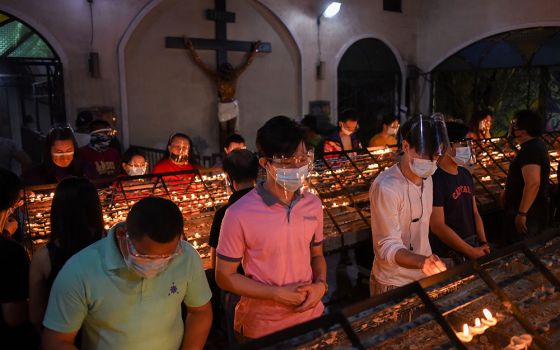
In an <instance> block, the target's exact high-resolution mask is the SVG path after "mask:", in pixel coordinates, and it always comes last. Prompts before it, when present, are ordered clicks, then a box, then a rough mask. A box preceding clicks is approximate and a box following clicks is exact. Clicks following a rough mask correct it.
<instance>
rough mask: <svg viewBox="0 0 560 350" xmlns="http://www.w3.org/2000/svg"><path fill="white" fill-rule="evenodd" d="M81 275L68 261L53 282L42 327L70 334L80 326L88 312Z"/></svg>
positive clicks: (70, 261)
mask: <svg viewBox="0 0 560 350" xmlns="http://www.w3.org/2000/svg"><path fill="white" fill-rule="evenodd" d="M82 278H83V273H79V272H78V271H75V270H74V268H73V266H72V259H70V260H69V261H68V262H67V263H66V264H65V265H64V267H63V268H62V270H60V272H59V274H58V276H57V277H56V279H55V280H54V284H53V287H52V289H51V293H50V296H49V304H48V305H47V311H46V313H45V318H44V320H43V325H44V326H45V327H46V328H48V329H51V330H53V331H56V332H60V333H72V332H76V331H78V330H79V329H80V327H81V326H82V323H83V322H84V319H85V318H86V315H87V312H88V306H87V300H86V293H85V286H84V282H83V280H82Z"/></svg>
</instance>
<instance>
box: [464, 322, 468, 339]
mask: <svg viewBox="0 0 560 350" xmlns="http://www.w3.org/2000/svg"><path fill="white" fill-rule="evenodd" d="M463 335H464V336H465V337H467V336H468V335H469V325H468V324H466V323H465V324H464V325H463Z"/></svg>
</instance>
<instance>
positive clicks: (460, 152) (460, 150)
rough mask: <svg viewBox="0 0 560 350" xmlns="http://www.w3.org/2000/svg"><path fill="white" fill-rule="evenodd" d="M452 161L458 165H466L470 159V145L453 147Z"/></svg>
mask: <svg viewBox="0 0 560 350" xmlns="http://www.w3.org/2000/svg"><path fill="white" fill-rule="evenodd" d="M453 161H455V163H457V165H460V166H467V165H469V162H470V161H471V148H470V147H457V148H456V149H455V157H453Z"/></svg>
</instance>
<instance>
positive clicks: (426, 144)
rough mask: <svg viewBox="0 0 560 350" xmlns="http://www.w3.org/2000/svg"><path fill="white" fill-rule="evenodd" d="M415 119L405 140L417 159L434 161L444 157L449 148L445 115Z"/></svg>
mask: <svg viewBox="0 0 560 350" xmlns="http://www.w3.org/2000/svg"><path fill="white" fill-rule="evenodd" d="M415 119H416V120H415V121H413V122H412V126H411V128H410V131H409V133H408V135H405V137H404V139H405V140H407V141H408V143H409V144H410V147H411V148H413V149H414V151H415V153H416V154H417V157H419V158H421V159H427V160H434V159H435V158H437V157H439V156H443V155H444V154H445V152H447V149H448V148H449V138H448V136H447V128H446V127H445V118H444V116H443V114H441V113H435V114H433V115H431V116H429V117H426V116H423V115H420V116H419V117H416V118H415Z"/></svg>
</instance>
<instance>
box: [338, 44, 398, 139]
mask: <svg viewBox="0 0 560 350" xmlns="http://www.w3.org/2000/svg"><path fill="white" fill-rule="evenodd" d="M401 79H402V77H401V71H400V68H399V64H398V62H397V60H396V58H395V56H394V55H393V53H392V52H391V49H390V48H389V47H388V46H387V45H385V44H384V43H383V42H382V41H381V40H378V39H373V38H367V39H361V40H358V41H356V42H355V43H354V44H352V46H350V47H349V48H348V50H346V52H345V53H344V55H343V56H342V59H341V60H340V63H339V64H338V111H339V112H341V111H343V110H345V109H347V108H353V109H355V110H356V111H357V112H358V114H359V124H360V129H359V131H358V134H359V137H360V140H361V141H362V144H363V145H365V146H367V144H368V142H369V139H370V138H371V137H372V136H373V135H374V134H375V133H377V132H378V130H379V129H380V128H381V125H380V124H381V122H380V120H381V117H382V116H383V115H384V114H386V113H395V112H396V111H397V110H398V106H399V103H400V86H401Z"/></svg>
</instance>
